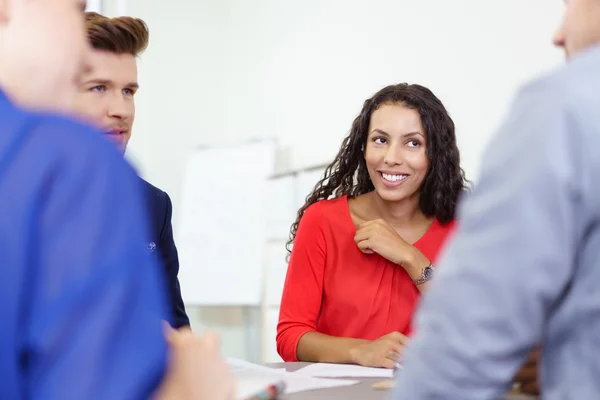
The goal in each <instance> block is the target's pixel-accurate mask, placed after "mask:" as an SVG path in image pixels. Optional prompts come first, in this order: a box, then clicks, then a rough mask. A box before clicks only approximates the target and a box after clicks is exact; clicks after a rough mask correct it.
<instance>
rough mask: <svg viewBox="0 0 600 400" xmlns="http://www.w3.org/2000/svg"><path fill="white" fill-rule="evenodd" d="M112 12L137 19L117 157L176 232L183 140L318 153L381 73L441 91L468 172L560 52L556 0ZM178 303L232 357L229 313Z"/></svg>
mask: <svg viewBox="0 0 600 400" xmlns="http://www.w3.org/2000/svg"><path fill="white" fill-rule="evenodd" d="M113 1H114V0H113ZM121 1H125V0H121ZM111 9H115V8H114V7H113V8H111ZM121 9H123V8H121ZM126 10H127V12H128V13H129V14H130V15H133V16H137V17H141V18H143V19H145V20H146V22H147V23H148V24H149V26H150V29H151V41H150V47H149V49H148V50H147V52H146V54H145V55H144V56H143V58H142V60H141V63H140V81H141V85H142V90H141V91H140V92H139V94H138V98H137V106H138V114H137V115H138V116H137V122H136V125H135V131H134V137H133V141H132V143H131V150H130V153H129V157H130V158H131V159H132V160H133V161H134V162H135V163H136V164H137V165H139V167H140V169H141V171H142V173H143V174H144V175H145V176H146V177H148V178H149V179H150V180H151V181H152V182H153V183H155V184H157V185H158V186H160V187H161V188H163V189H164V190H166V191H168V192H169V193H170V195H171V197H172V199H173V203H174V207H175V209H174V212H175V214H174V221H173V222H174V225H175V230H176V233H177V225H178V220H179V219H180V218H181V217H182V216H181V215H179V214H178V204H179V202H180V197H179V196H180V190H181V187H180V186H181V181H182V174H183V168H184V163H185V159H186V155H187V154H188V152H189V151H190V149H192V148H193V146H195V145H197V144H222V143H230V142H235V141H239V140H243V139H246V138H250V137H276V138H277V139H278V140H279V141H280V143H281V145H282V146H283V147H287V148H289V149H291V152H290V153H289V154H290V158H289V159H288V163H289V164H290V165H289V166H292V167H294V166H305V165H311V164H316V163H321V162H323V161H327V160H330V159H331V158H332V156H333V155H334V154H335V152H336V151H337V148H338V146H339V144H340V142H341V139H342V138H343V136H344V135H345V134H346V133H347V132H348V130H349V128H350V124H351V122H352V120H353V118H354V117H355V115H356V114H357V113H358V112H359V110H360V107H361V105H362V102H363V101H364V100H365V99H366V98H367V97H369V96H370V95H372V94H373V93H374V92H375V91H377V90H378V89H380V88H381V87H383V86H384V85H387V84H391V83H397V82H402V81H407V82H411V83H420V84H423V85H426V86H428V87H429V88H431V89H432V90H433V91H434V92H435V93H436V94H437V95H438V96H439V97H440V98H441V99H442V101H443V102H444V103H445V105H446V106H447V108H448V109H449V111H450V113H451V115H452V116H453V118H454V120H455V122H456V125H457V133H458V138H459V146H460V149H461V154H462V157H463V166H464V168H465V169H466V171H467V174H468V177H470V178H476V176H477V170H478V166H479V157H480V156H481V152H482V149H483V148H484V146H485V145H486V143H487V142H488V140H489V138H490V135H491V134H492V133H493V132H494V130H495V128H496V126H497V124H498V122H499V120H500V119H501V117H502V115H503V113H504V112H505V110H506V107H507V105H508V102H509V100H510V98H511V96H512V95H513V93H514V91H515V89H516V88H517V87H518V86H519V85H520V84H521V83H522V82H523V81H524V80H526V79H528V78H529V77H531V76H533V75H536V74H538V73H540V72H542V71H545V70H547V69H549V68H550V67H552V66H554V65H556V64H557V63H559V62H560V61H561V59H562V55H561V53H560V52H559V51H558V50H555V49H553V48H552V46H551V42H550V38H551V34H552V31H553V29H554V27H555V26H556V24H557V23H558V22H559V19H560V14H561V12H562V2H560V1H547V0H527V1H524V0H485V1H481V0H454V1H448V0H418V1H415V0H369V1H366V0H365V1H357V0H301V1H300V0H254V1H250V0H195V1H192V0H169V1H165V0H128V1H127V7H126ZM223 162H224V163H225V162H227V160H223ZM218 169H219V166H218V165H215V173H218ZM207 195H210V192H209V191H208V190H207ZM290 222H291V221H290ZM192 311H193V314H194V315H193V316H194V318H196V323H197V324H198V325H207V324H208V325H212V326H216V327H217V328H219V329H222V330H223V331H224V332H225V336H226V337H225V340H224V341H225V345H226V352H227V353H228V354H233V355H243V352H244V346H243V344H241V343H243V341H242V338H243V335H242V333H243V332H242V331H241V328H240V326H242V317H241V314H240V313H239V310H238V311H234V312H227V313H225V312H223V313H220V314H219V313H217V314H218V315H217V316H216V318H211V319H210V320H209V322H208V323H206V321H205V320H206V319H205V318H203V317H202V321H198V318H200V317H201V316H199V314H198V313H197V312H196V311H194V310H192ZM204 312H206V311H204ZM236 313H237V314H236Z"/></svg>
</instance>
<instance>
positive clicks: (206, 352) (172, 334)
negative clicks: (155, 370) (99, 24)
mask: <svg viewBox="0 0 600 400" xmlns="http://www.w3.org/2000/svg"><path fill="white" fill-rule="evenodd" d="M166 337H167V342H168V343H169V365H168V369H167V373H166V375H165V378H164V379H163V383H162V385H161V387H160V390H159V392H158V395H157V398H158V399H160V400H163V399H169V400H170V399H198V400H203V399H214V400H232V399H233V398H234V396H235V384H234V380H233V376H232V374H231V371H230V370H229V366H228V365H227V363H226V362H225V360H224V359H223V358H222V357H221V355H220V341H219V337H218V335H216V334H211V333H209V334H206V335H204V336H202V337H198V336H196V335H194V334H193V333H192V331H191V330H190V329H181V330H174V329H172V328H170V327H166Z"/></svg>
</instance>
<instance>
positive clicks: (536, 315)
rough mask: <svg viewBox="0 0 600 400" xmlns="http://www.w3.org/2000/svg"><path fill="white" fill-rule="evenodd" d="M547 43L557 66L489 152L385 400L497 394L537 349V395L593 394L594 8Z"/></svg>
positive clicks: (599, 17)
mask: <svg viewBox="0 0 600 400" xmlns="http://www.w3.org/2000/svg"><path fill="white" fill-rule="evenodd" d="M554 42H555V44H556V45H558V46H561V47H563V48H564V49H565V51H566V53H567V57H568V59H569V63H568V64H567V66H565V67H563V68H561V69H559V70H558V71H556V72H554V73H553V74H551V75H549V76H547V77H543V78H541V79H538V80H536V81H535V82H533V83H530V84H529V85H527V86H526V87H524V88H523V89H522V90H521V91H520V93H519V94H518V96H517V99H516V101H515V103H514V104H513V107H512V110H511V112H510V114H509V118H508V119H507V121H506V122H505V124H504V126H503V127H502V129H501V131H500V133H499V134H498V135H497V137H496V138H495V139H494V140H493V142H492V143H491V145H490V146H489V149H488V151H487V153H486V155H485V157H484V158H483V159H484V162H483V169H482V173H481V178H480V183H479V184H478V185H477V188H476V189H475V191H474V193H472V195H470V196H468V197H467V198H466V201H464V203H463V204H461V206H460V211H459V217H458V221H459V223H458V230H457V233H456V236H455V237H454V239H453V240H451V241H450V243H449V246H448V248H447V249H446V251H445V253H444V256H442V259H441V261H440V263H439V264H440V268H439V271H440V273H439V275H438V277H437V279H436V280H435V281H434V282H433V284H432V287H431V290H430V292H429V293H428V294H427V295H426V296H425V297H424V301H423V304H422V308H421V310H420V311H419V312H418V314H417V326H416V329H415V331H416V334H415V336H414V341H412V342H411V343H410V344H409V346H408V350H407V353H406V357H405V368H404V370H403V371H402V372H401V373H400V374H399V381H398V385H397V388H396V390H395V392H394V396H393V399H394V400H405V399H406V400H409V399H410V400H425V399H447V400H452V399H457V400H458V399H460V400H469V399H477V400H485V399H499V398H502V397H503V394H504V393H506V391H507V390H508V388H509V386H510V384H511V378H512V377H513V375H514V374H515V372H516V371H517V369H518V368H519V367H520V366H521V365H522V364H523V362H524V361H525V359H526V357H527V355H528V354H529V352H530V350H531V349H532V347H534V346H535V345H536V344H538V343H540V344H541V359H540V365H541V376H540V386H541V391H542V394H543V398H544V399H548V400H554V399H596V398H598V396H599V394H600V379H598V377H600V357H598V355H599V354H600V318H599V316H600V286H599V285H598V282H600V224H599V222H600V184H599V182H600V181H599V180H598V179H599V178H598V177H599V176H600V112H599V110H600V46H599V45H600V0H569V1H567V2H566V12H565V18H564V21H563V24H562V26H561V28H560V29H559V30H558V32H557V34H556V36H555V38H554ZM533 359H534V360H535V354H534V356H533Z"/></svg>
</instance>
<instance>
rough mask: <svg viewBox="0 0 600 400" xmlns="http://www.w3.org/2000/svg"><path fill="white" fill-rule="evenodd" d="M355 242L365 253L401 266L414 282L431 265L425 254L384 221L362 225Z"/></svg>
mask: <svg viewBox="0 0 600 400" xmlns="http://www.w3.org/2000/svg"><path fill="white" fill-rule="evenodd" d="M354 241H355V242H356V244H357V245H358V248H359V249H360V251H362V252H363V253H365V254H373V253H377V254H379V255H380V256H382V257H383V258H385V259H387V260H389V261H391V262H393V263H394V264H398V265H401V266H402V267H403V268H404V269H405V270H406V272H407V273H408V275H410V277H411V279H413V280H414V279H418V278H420V277H421V273H422V271H423V268H425V267H427V266H428V265H430V264H431V262H430V261H429V260H428V259H427V257H425V256H424V255H423V253H421V252H420V251H419V250H418V249H417V248H416V247H415V246H412V245H410V244H408V243H407V242H406V241H405V240H404V239H402V237H401V236H400V235H398V233H397V232H396V230H395V229H394V228H392V227H391V226H390V225H389V224H388V223H387V222H385V221H384V220H382V219H376V220H373V221H367V222H363V223H361V224H360V225H359V226H358V229H357V231H356V234H355V235H354Z"/></svg>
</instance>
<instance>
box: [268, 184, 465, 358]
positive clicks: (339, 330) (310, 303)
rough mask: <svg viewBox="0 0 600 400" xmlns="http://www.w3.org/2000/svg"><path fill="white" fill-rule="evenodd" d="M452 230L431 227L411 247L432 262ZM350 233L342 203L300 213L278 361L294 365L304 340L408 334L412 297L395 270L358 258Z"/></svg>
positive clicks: (406, 279)
mask: <svg viewBox="0 0 600 400" xmlns="http://www.w3.org/2000/svg"><path fill="white" fill-rule="evenodd" d="M453 227H454V221H452V222H450V223H448V224H444V225H442V224H441V223H440V222H439V221H437V220H434V222H433V223H432V224H431V227H430V228H429V230H428V231H427V232H426V233H425V234H424V235H423V237H421V238H420V239H419V240H418V241H417V242H416V243H414V246H415V247H416V248H417V249H419V250H420V251H421V253H423V255H425V257H427V258H428V259H429V260H432V261H434V262H435V259H436V258H437V255H438V253H439V251H440V249H441V247H442V245H443V243H444V242H445V240H446V239H447V238H448V235H449V234H450V233H451V232H452V230H453ZM355 233H356V227H355V226H354V223H353V222H352V218H351V216H350V209H349V208H348V199H347V197H345V196H344V197H340V198H337V199H333V200H322V201H319V202H317V203H315V204H313V205H312V206H310V207H309V208H308V209H307V210H306V212H305V213H304V216H303V217H302V220H301V221H300V225H299V227H298V232H297V234H296V238H295V241H294V249H293V252H292V255H291V257H290V262H289V265H288V269H287V276H286V279H285V285H284V288H283V296H282V299H281V306H280V312H279V323H278V325H277V351H278V353H279V355H280V356H281V358H282V359H283V360H284V361H286V362H290V361H298V358H297V356H296V348H297V346H298V341H299V340H300V337H302V335H304V334H305V333H307V332H312V331H317V332H321V333H324V334H327V335H330V336H336V337H351V338H360V339H367V340H374V339H377V338H379V337H381V336H383V335H386V334H388V333H390V332H393V331H398V332H401V333H403V334H405V335H408V334H410V331H411V317H412V314H413V310H414V308H415V305H416V303H417V300H418V299H419V290H418V289H417V287H416V286H415V285H414V284H413V282H412V280H411V278H410V276H409V275H408V274H407V273H406V271H405V270H404V268H402V267H401V266H400V265H396V264H394V263H392V262H390V261H388V260H386V259H385V258H383V257H381V256H380V255H378V254H364V253H362V252H361V251H360V250H359V249H358V246H357V245H356V243H355V242H354V234H355Z"/></svg>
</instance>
